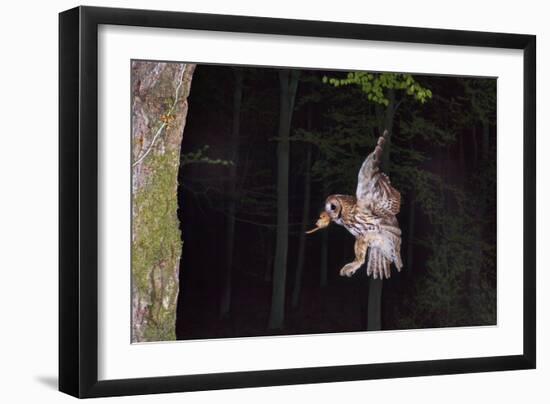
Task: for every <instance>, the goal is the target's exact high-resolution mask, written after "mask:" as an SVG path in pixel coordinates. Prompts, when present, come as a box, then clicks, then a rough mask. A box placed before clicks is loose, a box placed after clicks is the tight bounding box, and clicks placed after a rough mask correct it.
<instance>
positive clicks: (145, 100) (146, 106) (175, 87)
mask: <svg viewBox="0 0 550 404" xmlns="http://www.w3.org/2000/svg"><path fill="white" fill-rule="evenodd" d="M194 69H195V65H193V64H184V63H162V62H148V61H132V342H148V341H166V340H174V339H175V337H176V335H175V319H176V303H177V296H178V292H179V259H180V254H181V247H182V245H181V243H182V241H181V234H180V230H179V228H180V226H179V221H178V217H177V208H178V203H177V186H178V182H177V178H178V168H179V163H180V147H181V140H182V135H183V130H184V127H185V121H186V116H187V109H188V108H187V97H188V95H189V91H190V89H191V80H192V77H193V72H194Z"/></svg>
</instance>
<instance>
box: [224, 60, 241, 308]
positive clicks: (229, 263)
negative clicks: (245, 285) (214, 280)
mask: <svg viewBox="0 0 550 404" xmlns="http://www.w3.org/2000/svg"><path fill="white" fill-rule="evenodd" d="M233 72H234V74H235V87H234V89H233V125H232V127H231V155H230V156H229V160H231V161H232V162H233V164H232V165H231V166H229V206H228V212H227V215H228V217H227V234H226V243H227V244H226V258H225V265H226V267H225V277H224V284H223V290H222V297H221V302H220V316H221V317H225V316H227V315H228V314H229V311H230V309H231V283H232V270H233V250H234V248H233V247H234V244H235V210H236V206H237V195H236V189H237V186H236V185H237V165H238V161H239V147H238V145H239V134H240V127H241V102H242V97H243V71H242V70H241V69H239V68H235V69H233Z"/></svg>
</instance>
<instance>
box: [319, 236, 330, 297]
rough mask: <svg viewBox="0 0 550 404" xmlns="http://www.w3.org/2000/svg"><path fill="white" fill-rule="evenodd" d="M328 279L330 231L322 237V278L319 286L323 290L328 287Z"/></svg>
mask: <svg viewBox="0 0 550 404" xmlns="http://www.w3.org/2000/svg"><path fill="white" fill-rule="evenodd" d="M327 277H328V231H324V232H323V234H322V235H321V278H320V282H319V285H320V286H321V288H324V287H325V286H327Z"/></svg>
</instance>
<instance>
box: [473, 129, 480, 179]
mask: <svg viewBox="0 0 550 404" xmlns="http://www.w3.org/2000/svg"><path fill="white" fill-rule="evenodd" d="M477 149H478V146H477V133H476V127H475V126H474V127H473V128H472V157H473V158H472V160H473V161H474V169H476V168H477V167H478V154H479V153H478V151H477Z"/></svg>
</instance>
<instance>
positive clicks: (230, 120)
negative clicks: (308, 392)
mask: <svg viewBox="0 0 550 404" xmlns="http://www.w3.org/2000/svg"><path fill="white" fill-rule="evenodd" d="M59 28H60V29H59V33H60V35H59V47H60V48H59V55H60V56H59V57H60V59H59V81H60V90H59V91H60V94H59V95H60V105H59V125H60V129H59V137H60V162H59V164H60V224H59V226H60V255H59V257H60V267H59V290H60V295H59V299H60V301H59V310H60V322H59V352H60V353H59V388H60V390H61V391H63V392H65V393H68V394H71V395H73V396H76V397H100V396H114V395H131V394H148V393H162V392H183V391H193V390H208V389H222V388H238V387H255V386H273V385H284V384H298V383H321V382H333V381H346V380H361V379H378V378H394V377H409V376H425V375H440V374H456V373H467V372H486V371H499V370H514V369H532V368H534V367H535V363H536V361H535V358H536V355H535V352H536V341H535V309H536V307H535V301H536V297H535V119H536V116H535V99H536V96H535V95H536V93H535V92H536V86H535V65H536V63H535V60H536V39H535V36H532V35H519V34H504V33H488V32H470V31H454V30H442V29H425V28H411V27H396V26H379V25H365V24H349V23H338V22H325V21H305V20H303V21H302V20H285V19H273V18H259V17H244V16H226V15H212V14H194V13H179V12H165V11H146V10H125V9H108V8H93V7H78V8H75V9H71V10H68V11H65V12H63V13H61V14H60V17H59Z"/></svg>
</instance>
